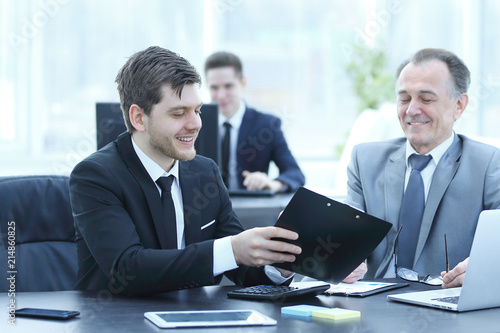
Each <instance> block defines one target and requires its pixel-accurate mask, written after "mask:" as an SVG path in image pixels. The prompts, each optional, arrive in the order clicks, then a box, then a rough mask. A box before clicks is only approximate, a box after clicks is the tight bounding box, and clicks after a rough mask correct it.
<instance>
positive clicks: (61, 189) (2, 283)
mask: <svg viewBox="0 0 500 333" xmlns="http://www.w3.org/2000/svg"><path fill="white" fill-rule="evenodd" d="M0 232H1V241H0V243H1V244H0V245H1V247H2V248H1V250H0V251H1V257H0V292H8V291H9V289H11V287H12V286H15V290H16V291H54V290H71V289H73V287H74V285H75V284H76V279H77V268H78V261H77V254H76V243H75V227H74V223H73V215H72V213H71V205H70V201H69V178H68V177H66V176H19V177H1V178H0ZM14 242H15V248H13V247H12V244H13V243H14ZM11 272H13V273H11ZM11 276H14V278H15V283H11V282H14V280H12V279H10V280H8V279H7V278H9V277H11Z"/></svg>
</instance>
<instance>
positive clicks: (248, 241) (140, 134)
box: [70, 47, 301, 295]
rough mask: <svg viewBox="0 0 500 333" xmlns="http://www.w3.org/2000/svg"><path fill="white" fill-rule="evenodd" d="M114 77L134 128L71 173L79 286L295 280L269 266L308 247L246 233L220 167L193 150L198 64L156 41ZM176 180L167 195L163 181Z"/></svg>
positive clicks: (145, 288) (146, 288)
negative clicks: (197, 154)
mask: <svg viewBox="0 0 500 333" xmlns="http://www.w3.org/2000/svg"><path fill="white" fill-rule="evenodd" d="M116 82H117V84H118V91H119V94H120V100H121V108H122V111H123V116H124V119H125V123H126V126H127V132H126V133H123V134H121V135H120V136H119V137H118V139H117V140H116V141H114V142H112V143H110V144H108V145H107V146H105V147H103V148H102V149H101V150H99V151H97V152H96V153H94V154H92V155H91V156H89V157H88V158H86V159H85V160H83V161H82V162H80V163H79V164H78V165H77V166H76V167H75V169H74V170H73V172H72V174H71V178H70V193H71V204H72V208H73V215H74V218H75V227H76V242H77V248H78V263H79V270H78V283H77V285H76V289H84V290H101V291H109V292H111V293H124V294H127V295H144V294H151V293H160V292H166V291H169V290H175V289H183V288H190V287H196V286H203V285H211V284H216V283H218V282H220V280H221V278H222V274H225V275H227V276H228V277H229V278H230V279H231V280H232V281H234V282H235V283H236V284H240V285H253V284H261V283H266V284H269V283H274V284H281V283H286V282H288V281H289V280H290V279H289V276H290V274H291V273H290V272H287V271H283V270H278V269H276V268H274V267H271V266H265V265H269V264H272V263H276V262H293V261H294V259H295V256H294V255H296V254H299V253H300V251H301V249H300V248H299V247H297V246H294V245H291V244H289V243H286V242H282V241H277V240H272V239H273V238H281V239H288V240H293V239H296V238H297V237H298V235H297V234H296V233H294V232H292V231H288V230H285V229H281V228H276V227H266V228H255V229H251V230H247V231H244V230H243V228H242V226H241V225H240V223H239V221H238V219H237V217H236V215H235V213H234V211H233V209H232V206H231V202H230V201H229V197H228V194H227V190H226V187H225V186H224V184H223V183H222V178H221V176H220V172H219V169H218V168H217V166H216V165H215V163H214V162H213V161H211V160H210V159H207V158H204V157H201V156H196V152H195V150H194V142H195V140H196V137H197V134H198V131H199V130H200V128H201V120H200V107H201V105H202V102H201V98H200V95H199V86H200V84H201V78H200V76H199V74H198V73H197V72H196V70H195V69H194V67H193V66H192V65H191V64H190V63H189V62H188V61H187V60H185V59H184V58H182V57H180V56H179V55H177V54H175V53H173V52H171V51H168V50H165V49H162V48H159V47H150V48H148V49H146V50H144V51H141V52H137V53H136V54H134V55H133V56H132V57H131V58H130V59H129V60H128V61H127V62H126V64H125V65H124V66H123V67H122V68H121V70H120V71H119V73H118V75H117V78H116ZM169 176H170V177H169ZM172 176H173V181H172V185H171V190H170V193H171V196H170V194H169V193H168V192H169V189H162V187H161V186H163V185H161V184H160V182H161V180H160V179H161V178H164V177H169V178H170V179H172ZM165 195H166V196H165ZM163 198H169V199H168V200H169V201H168V202H169V204H165V202H164V201H163ZM169 205H170V206H169ZM172 205H173V207H174V208H175V209H174V210H175V212H173V210H172V209H171V206H172ZM166 207H167V208H166ZM169 214H172V215H169Z"/></svg>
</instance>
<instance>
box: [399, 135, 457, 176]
mask: <svg viewBox="0 0 500 333" xmlns="http://www.w3.org/2000/svg"><path fill="white" fill-rule="evenodd" d="M454 138H455V131H453V132H452V133H451V135H450V137H449V138H448V139H446V140H444V141H443V142H442V143H441V144H440V145H438V146H437V147H435V148H434V149H433V150H431V151H430V152H429V153H427V154H426V155H431V156H432V160H433V161H434V163H435V164H436V165H437V164H438V163H439V160H440V159H441V157H443V155H444V153H446V151H447V150H448V148H450V147H451V144H452V143H453V139H454ZM411 154H418V153H417V152H416V150H415V149H414V148H413V147H412V146H411V144H410V141H408V140H406V167H407V168H408V158H409V157H410V155H411Z"/></svg>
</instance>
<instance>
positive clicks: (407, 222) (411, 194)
mask: <svg viewBox="0 0 500 333" xmlns="http://www.w3.org/2000/svg"><path fill="white" fill-rule="evenodd" d="M431 159H432V156H430V155H427V156H426V155H417V154H412V155H411V156H410V159H409V160H410V161H409V162H410V165H411V168H412V170H411V173H410V179H409V180H408V184H407V185H406V191H405V194H404V196H403V203H402V204H401V212H400V214H399V225H400V226H401V225H403V226H404V228H403V230H402V231H401V235H400V236H399V241H398V252H397V254H398V256H397V260H398V262H397V265H398V266H399V267H406V268H410V269H411V268H413V260H414V259H415V250H416V248H417V241H418V235H419V234H420V225H421V224H422V217H423V215H424V208H425V193H424V181H423V180H422V175H421V174H420V171H422V170H423V169H424V168H425V167H426V166H427V164H429V162H430V161H431Z"/></svg>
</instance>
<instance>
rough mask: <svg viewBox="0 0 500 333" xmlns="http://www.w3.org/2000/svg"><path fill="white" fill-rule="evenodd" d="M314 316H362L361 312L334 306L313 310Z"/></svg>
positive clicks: (333, 318)
mask: <svg viewBox="0 0 500 333" xmlns="http://www.w3.org/2000/svg"><path fill="white" fill-rule="evenodd" d="M312 316H313V318H324V319H331V320H339V319H351V318H359V317H361V312H359V311H353V310H346V309H341V308H332V309H327V310H318V311H313V313H312Z"/></svg>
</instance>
